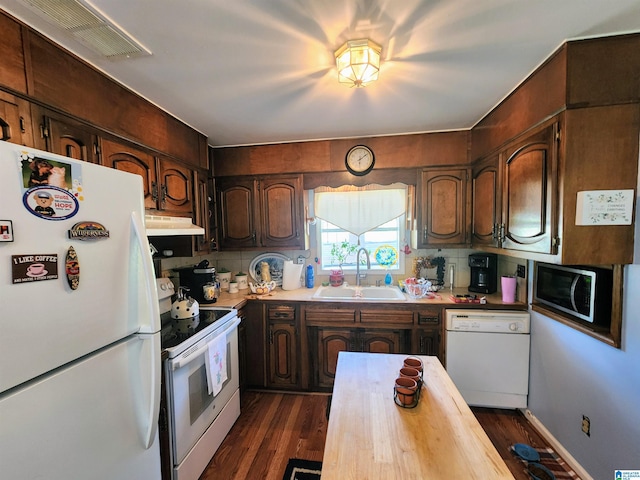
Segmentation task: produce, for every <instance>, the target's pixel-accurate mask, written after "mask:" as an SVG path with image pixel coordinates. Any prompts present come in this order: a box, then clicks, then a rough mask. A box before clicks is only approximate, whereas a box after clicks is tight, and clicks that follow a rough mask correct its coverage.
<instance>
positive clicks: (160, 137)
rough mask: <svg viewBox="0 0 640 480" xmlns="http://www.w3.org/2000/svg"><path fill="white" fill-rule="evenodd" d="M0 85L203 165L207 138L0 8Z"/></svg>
mask: <svg viewBox="0 0 640 480" xmlns="http://www.w3.org/2000/svg"><path fill="white" fill-rule="evenodd" d="M0 31H1V32H2V41H3V52H2V55H1V56H0V87H2V88H3V89H5V90H7V91H8V92H10V93H12V94H15V95H20V96H21V97H23V98H24V99H26V100H28V101H30V102H33V103H37V104H40V105H43V106H46V107H48V108H50V109H52V110H55V111H58V112H60V113H63V114H65V115H69V116H71V117H73V118H76V119H78V120H81V121H83V122H86V123H87V124H89V125H93V126H96V127H99V128H100V129H103V130H104V131H107V132H109V133H112V134H115V135H117V136H120V137H123V138H126V139H127V140H131V141H133V142H136V143H138V144H140V145H142V146H146V147H150V148H152V149H154V150H157V151H159V152H163V153H166V154H168V155H170V156H172V157H174V158H177V159H179V160H181V161H184V162H185V163H188V164H190V165H194V166H196V167H200V168H205V169H206V168H208V151H207V138H206V136H204V135H203V134H201V133H199V132H197V131H196V130H194V129H193V128H191V127H189V126H188V125H186V124H184V123H183V122H181V121H180V120H178V119H176V118H175V117H173V116H171V115H170V114H168V113H167V112H165V111H164V110H161V109H160V108H158V107H157V106H155V105H153V104H152V103H151V102H149V101H147V100H145V99H144V98H142V97H140V96H139V95H137V94H136V93H134V92H132V91H131V90H129V89H127V88H126V87H124V86H122V85H121V84H119V83H117V82H115V81H114V80H112V79H111V78H109V77H107V76H105V75H104V74H103V73H101V72H99V71H98V70H96V69H95V68H94V67H92V66H91V65H89V64H87V63H86V62H84V61H83V60H81V59H79V58H78V57H76V56H74V55H73V54H71V53H70V52H68V51H67V50H64V49H62V48H61V47H59V46H58V45H56V44H54V43H52V42H51V41H50V40H49V39H47V38H45V37H43V36H42V35H40V34H39V33H37V32H35V31H34V30H32V29H30V28H29V27H27V26H25V25H23V24H21V23H20V22H19V21H18V20H15V19H13V18H12V17H10V16H8V15H7V14H5V13H4V12H2V10H0Z"/></svg>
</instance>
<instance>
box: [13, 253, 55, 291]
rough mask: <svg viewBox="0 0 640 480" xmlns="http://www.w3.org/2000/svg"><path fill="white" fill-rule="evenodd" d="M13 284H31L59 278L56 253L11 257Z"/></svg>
mask: <svg viewBox="0 0 640 480" xmlns="http://www.w3.org/2000/svg"><path fill="white" fill-rule="evenodd" d="M11 277H12V283H14V284H16V283H31V282H39V281H43V280H55V279H56V278H58V255H57V254H55V253H50V254H46V253H42V254H25V255H11Z"/></svg>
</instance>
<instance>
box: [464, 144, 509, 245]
mask: <svg viewBox="0 0 640 480" xmlns="http://www.w3.org/2000/svg"><path fill="white" fill-rule="evenodd" d="M472 179H473V180H472V195H473V201H472V213H471V243H472V244H473V245H474V246H478V245H490V246H500V245H499V232H500V230H499V228H500V222H501V211H502V205H501V203H500V201H501V198H502V195H501V191H500V187H501V183H500V155H499V154H494V155H491V156H489V157H487V158H484V159H482V160H480V161H478V162H476V163H475V164H474V165H473V169H472Z"/></svg>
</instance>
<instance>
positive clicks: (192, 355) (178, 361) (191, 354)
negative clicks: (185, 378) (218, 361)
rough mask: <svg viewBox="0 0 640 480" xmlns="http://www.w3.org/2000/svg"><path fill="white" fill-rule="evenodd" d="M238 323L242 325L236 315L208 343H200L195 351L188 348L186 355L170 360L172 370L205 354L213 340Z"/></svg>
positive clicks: (229, 330) (225, 333) (235, 326)
mask: <svg viewBox="0 0 640 480" xmlns="http://www.w3.org/2000/svg"><path fill="white" fill-rule="evenodd" d="M238 325H240V319H239V318H238V317H235V318H234V319H233V320H231V321H230V322H229V326H227V327H226V328H225V329H224V330H223V331H222V332H220V333H219V334H217V335H216V336H215V337H212V338H211V340H209V341H208V342H207V343H204V344H202V345H200V346H199V347H198V348H196V349H195V350H193V351H189V350H187V353H186V354H185V355H184V356H180V357H177V358H174V359H172V360H169V363H170V365H171V370H172V371H175V370H178V369H179V368H182V367H184V366H185V365H188V364H189V363H191V362H192V361H193V360H195V359H196V358H198V357H199V356H200V355H201V354H203V353H205V352H206V351H207V349H208V348H209V344H210V343H211V341H213V340H214V339H215V338H218V337H220V336H221V335H225V336H226V335H227V334H228V333H229V332H231V331H232V330H233V329H234V328H237V327H238Z"/></svg>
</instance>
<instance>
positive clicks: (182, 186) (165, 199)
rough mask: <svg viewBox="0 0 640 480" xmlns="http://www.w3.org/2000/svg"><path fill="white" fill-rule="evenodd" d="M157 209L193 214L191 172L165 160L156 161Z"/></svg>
mask: <svg viewBox="0 0 640 480" xmlns="http://www.w3.org/2000/svg"><path fill="white" fill-rule="evenodd" d="M157 182H158V207H157V208H158V209H159V210H162V211H166V212H172V213H179V214H188V215H191V214H192V213H193V171H192V170H191V169H189V168H187V167H184V166H182V165H180V164H179V163H177V162H174V161H173V160H169V159H167V158H162V157H161V158H159V159H158V180H157Z"/></svg>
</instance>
